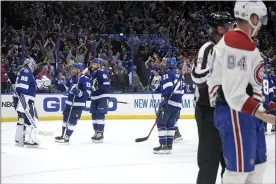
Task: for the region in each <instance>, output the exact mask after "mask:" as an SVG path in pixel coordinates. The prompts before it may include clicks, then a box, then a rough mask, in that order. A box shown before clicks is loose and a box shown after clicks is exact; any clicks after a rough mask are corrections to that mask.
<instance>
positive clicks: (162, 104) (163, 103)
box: [159, 97, 169, 111]
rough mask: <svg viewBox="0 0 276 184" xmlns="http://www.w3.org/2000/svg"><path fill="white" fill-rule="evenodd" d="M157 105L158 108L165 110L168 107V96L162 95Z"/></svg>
mask: <svg viewBox="0 0 276 184" xmlns="http://www.w3.org/2000/svg"><path fill="white" fill-rule="evenodd" d="M159 106H160V109H163V110H164V111H166V110H167V109H168V107H169V104H168V98H167V97H163V98H162V101H161V102H160V105H159Z"/></svg>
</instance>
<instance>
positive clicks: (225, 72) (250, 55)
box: [207, 29, 264, 115]
mask: <svg viewBox="0 0 276 184" xmlns="http://www.w3.org/2000/svg"><path fill="white" fill-rule="evenodd" d="M214 52H215V58H214V61H213V64H212V65H211V66H212V68H211V69H210V71H211V72H210V76H209V78H208V80H207V84H208V86H209V95H210V96H211V97H212V96H213V95H214V93H215V92H216V91H217V89H218V88H219V86H220V85H221V86H222V90H223V93H224V97H225V99H226V102H227V103H228V105H229V106H230V108H232V109H234V110H236V111H239V112H243V113H245V114H249V115H253V114H254V113H255V112H256V110H257V109H258V108H259V106H260V105H261V104H260V103H259V102H260V101H261V100H262V94H261V90H262V83H263V67H264V62H263V58H262V57H261V54H260V52H259V50H258V48H256V45H255V44H254V43H253V41H252V40H251V38H250V37H249V36H248V35H247V34H246V33H244V32H243V31H242V30H240V29H235V30H234V31H229V32H227V33H225V34H224V36H223V37H222V39H221V40H220V41H219V43H218V44H216V45H215V46H214ZM249 84H250V85H251V86H252V91H253V96H252V97H251V96H249V95H248V94H247V93H246V89H247V86H248V85H249ZM262 110H263V109H262Z"/></svg>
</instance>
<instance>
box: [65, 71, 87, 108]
mask: <svg viewBox="0 0 276 184" xmlns="http://www.w3.org/2000/svg"><path fill="white" fill-rule="evenodd" d="M65 87H66V89H67V91H68V93H69V95H68V99H67V100H66V101H65V103H66V104H68V105H72V101H73V98H74V95H73V94H72V89H74V88H78V89H80V90H81V91H82V96H81V97H79V96H75V100H74V103H73V108H84V107H85V104H86V100H87V98H88V97H89V96H90V94H91V83H90V80H89V78H88V77H87V76H85V75H82V76H81V77H80V79H79V84H78V78H77V77H76V76H73V77H71V79H70V80H68V81H67V82H66V84H65Z"/></svg>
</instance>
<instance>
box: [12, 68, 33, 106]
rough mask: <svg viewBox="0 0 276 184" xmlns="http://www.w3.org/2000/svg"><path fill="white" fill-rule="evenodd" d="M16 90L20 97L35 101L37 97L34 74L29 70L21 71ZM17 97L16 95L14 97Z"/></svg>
mask: <svg viewBox="0 0 276 184" xmlns="http://www.w3.org/2000/svg"><path fill="white" fill-rule="evenodd" d="M15 90H16V92H17V94H18V95H24V96H25V97H26V98H28V99H30V100H32V101H34V100H35V96H36V81H35V78H34V76H33V73H32V72H31V71H29V70H27V69H21V70H20V71H19V73H18V76H17V78H16V84H15ZM14 96H16V95H14Z"/></svg>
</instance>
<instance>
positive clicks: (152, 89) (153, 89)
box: [149, 85, 156, 93]
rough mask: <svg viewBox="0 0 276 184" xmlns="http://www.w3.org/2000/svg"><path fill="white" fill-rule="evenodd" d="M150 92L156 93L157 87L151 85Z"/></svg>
mask: <svg viewBox="0 0 276 184" xmlns="http://www.w3.org/2000/svg"><path fill="white" fill-rule="evenodd" d="M149 90H150V91H151V92H153V93H154V92H155V91H156V87H155V86H154V85H151V86H149Z"/></svg>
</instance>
